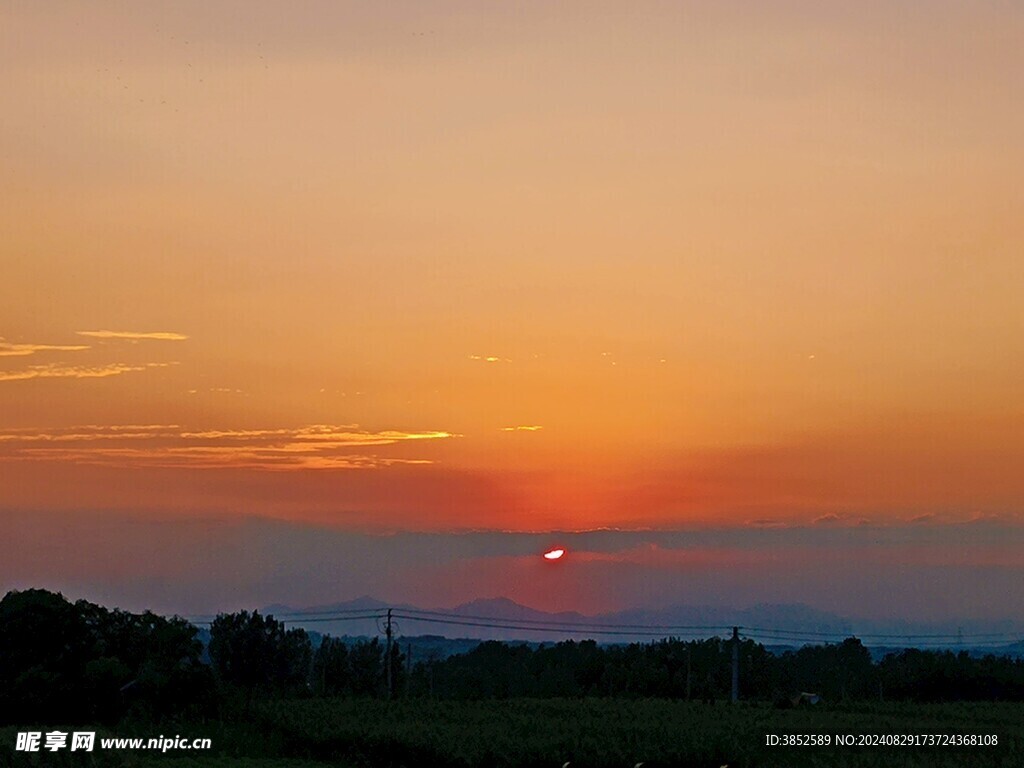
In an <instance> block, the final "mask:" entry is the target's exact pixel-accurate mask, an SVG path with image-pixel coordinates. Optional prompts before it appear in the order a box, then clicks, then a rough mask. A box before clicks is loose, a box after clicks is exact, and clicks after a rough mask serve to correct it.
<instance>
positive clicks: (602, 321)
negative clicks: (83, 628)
mask: <svg viewBox="0 0 1024 768" xmlns="http://www.w3.org/2000/svg"><path fill="white" fill-rule="evenodd" d="M1022 36H1024V11H1022V9H1021V6H1020V5H1019V4H1016V3H1011V2H967V1H966V0H964V1H963V2H953V1H951V0H939V1H938V2H929V3H921V2H892V1H887V2H876V1H875V0H869V1H868V2H856V3H855V2H843V3H839V2H826V3H822V2H811V1H810V0H807V1H806V2H802V1H800V0H792V1H787V2H766V3H754V2H738V1H736V0H726V2H640V3H585V4H584V3H564V4H552V3H541V2H538V3H515V4H512V3H502V4H499V3H472V2H461V3H454V2H385V3H344V2H343V3H338V2H326V1H325V2H294V3H287V4H285V3H272V2H265V1H264V0H259V1H257V2H253V1H252V0H247V2H218V3H205V2H175V3H163V4H157V3H138V4H123V3H89V4H80V5H77V4H67V3H59V2H38V3H27V2H25V3H14V4H7V6H6V7H5V8H4V9H3V10H2V11H0V70H2V71H3V73H4V74H3V77H2V79H0V189H2V200H3V204H2V205H0V233H2V235H0V539H3V541H2V542H0V592H2V591H4V590H3V588H5V587H14V586H19V587H21V586H31V585H39V586H49V587H53V588H61V589H64V590H66V591H68V592H69V593H73V594H75V595H81V596H94V597H103V598H104V599H106V600H108V601H110V602H118V601H120V602H121V603H123V604H130V605H132V606H143V605H153V606H154V607H158V608H162V609H167V610H178V611H190V610H200V609H202V610H212V609H215V608H217V607H235V606H236V605H241V604H259V601H261V600H266V601H269V600H271V599H275V600H282V601H287V602H290V603H292V604H296V605H301V604H304V603H306V604H308V603H309V602H312V601H323V600H328V599H348V598H352V597H356V596H357V595H358V594H362V593H364V592H367V591H371V592H372V591H374V587H375V586H376V587H379V589H378V591H377V592H376V594H378V596H380V597H382V598H385V599H396V600H397V599H406V598H410V599H411V597H415V598H416V599H418V600H420V601H422V602H424V603H431V602H433V603H434V604H445V603H446V602H450V601H453V600H458V599H470V598H472V597H474V596H491V595H493V594H508V595H509V596H514V595H519V596H520V597H521V598H522V599H523V600H524V601H526V602H531V603H532V604H534V605H537V607H542V608H551V607H558V608H573V607H578V608H580V609H587V610H601V609H606V608H613V607H621V606H622V605H625V604H633V603H638V602H644V601H648V602H652V601H653V602H660V603H665V602H666V599H665V598H664V592H665V590H673V589H675V587H673V586H672V585H677V586H678V585H679V584H681V583H683V582H686V583H689V584H691V586H692V584H693V583H694V579H693V574H695V573H696V574H699V579H698V581H699V580H700V579H704V580H710V581H714V578H713V577H714V574H715V573H717V572H718V569H720V568H722V567H724V566H723V564H724V563H733V564H735V568H736V570H735V572H736V573H739V574H741V575H742V574H746V576H745V579H746V580H745V581H744V580H743V578H740V576H739V575H738V576H736V577H735V579H733V581H735V584H734V583H733V581H729V582H728V583H724V582H715V583H716V584H717V585H718V586H717V587H716V588H715V589H710V588H709V589H710V591H709V592H708V593H707V594H712V593H713V598H714V599H715V600H721V601H732V602H735V603H736V604H737V605H740V604H744V603H745V602H749V601H751V600H755V599H756V600H770V601H771V600H773V601H778V602H796V601H798V600H802V601H805V602H811V603H814V604H817V605H821V606H826V607H830V608H835V609H837V610H839V609H843V610H850V611H858V610H859V611H867V610H868V609H869V608H871V607H872V606H874V608H877V607H878V606H877V602H876V601H873V599H872V598H871V595H873V594H876V593H877V594H878V595H882V594H884V593H885V590H886V586H885V585H886V583H887V582H886V581H885V579H892V580H893V581H900V580H906V579H911V580H913V579H918V580H919V581H920V584H921V586H920V590H919V592H920V594H919V595H918V598H914V599H918V603H919V604H920V602H921V601H922V600H923V601H924V602H926V603H928V605H930V606H931V608H929V610H930V611H931V613H932V614H934V615H935V616H944V615H953V614H955V613H956V612H957V611H964V610H967V609H968V608H971V609H977V610H982V608H979V605H980V604H979V595H981V594H983V593H985V592H986V590H987V589H988V588H990V587H991V586H993V585H995V584H996V583H998V584H1004V583H1006V584H1012V583H1024V581H1020V580H1019V577H1024V554H1018V553H1020V552H1022V550H1024V548H1018V547H1016V546H1009V544H1010V543H1013V542H1018V541H1020V540H1021V538H1020V533H1019V528H1018V526H1019V525H1020V523H1021V522H1022V520H1021V512H1022V500H1024V396H1022V392H1024V300H1022V299H1024V252H1022V245H1024V191H1022V186H1021V179H1022V178H1024V143H1022V141H1021V136H1024V98H1022V95H1024V94H1022V89H1021V81H1020V73H1021V72H1024V47H1022V46H1021V44H1020V41H1021V39H1024V37H1022ZM979 526H980V527H979ZM600 528H612V529H617V530H618V529H621V530H622V531H623V533H622V539H621V542H620V545H614V543H613V540H614V537H612V539H602V540H601V542H602V543H601V545H600V546H599V547H598V546H597V545H596V544H594V543H593V542H591V541H590V540H589V539H586V538H585V537H584V538H583V539H581V540H580V542H581V545H582V546H583V549H582V551H574V549H573V548H570V549H569V553H568V555H567V557H566V559H565V562H563V563H559V565H558V567H559V568H560V569H561V570H560V571H559V575H558V576H557V579H558V580H559V589H557V590H552V589H551V588H550V587H551V583H549V582H550V580H551V578H552V577H551V575H550V573H549V572H545V571H543V570H542V569H540V570H538V569H534V568H533V566H532V563H533V559H537V560H538V561H539V558H540V553H542V552H543V551H544V550H545V548H546V547H548V546H550V545H555V544H559V543H560V542H559V541H556V540H554V538H552V536H549V535H548V532H551V531H562V532H573V531H575V532H579V531H591V530H595V529H600ZM981 529H984V530H985V531H987V533H985V534H984V535H978V534H977V531H978V530H981ZM161 531H162V533H161ZM243 531H249V532H250V533H251V532H253V531H256V532H258V535H256V534H253V535H254V536H255V539H254V542H255V541H256V540H258V544H257V543H253V547H252V548H251V549H246V548H245V547H243V546H241V545H240V544H239V542H240V541H242V540H244V537H242V538H239V537H240V536H242V533H241V532H243ZM467 531H476V532H478V533H486V537H485V539H486V541H487V542H488V544H487V546H486V547H484V548H483V549H480V548H479V547H478V546H477V545H476V544H468V543H467V542H469V541H471V540H472V541H478V539H475V538H473V536H476V535H477V534H473V536H470V535H469V534H466V532H467ZM630 531H631V533H627V532H630ZM686 531H689V532H691V534H692V536H691V537H690V538H687V537H686V536H683V538H680V537H679V535H677V533H678V532H686ZM965 531H967V532H970V531H974V532H975V533H965ZM502 532H510V533H505V534H503V533H502ZM643 532H648V533H649V536H648V537H647V538H646V539H645V538H644V533H643ZM665 532H675V533H672V534H671V535H668V534H666V533H665ZM993 532H994V533H993ZM712 533H713V535H712ZM236 534H237V535H236ZM384 534H403V535H412V534H415V536H413V538H412V539H408V541H413V542H419V544H417V545H416V546H412V545H409V546H410V547H411V549H410V550H409V551H410V552H415V553H419V554H418V555H413V554H407V555H406V556H405V559H406V561H407V562H406V563H405V564H404V565H401V566H398V565H395V563H394V562H393V561H388V562H387V563H384V564H382V562H381V560H380V559H379V558H378V559H375V558H374V557H372V556H369V555H367V557H366V558H365V562H364V561H362V560H360V559H359V558H352V557H351V551H350V550H351V548H352V542H353V541H358V542H360V547H361V548H362V551H365V552H370V551H380V552H384V551H385V550H387V547H388V546H390V545H389V544H387V542H388V541H389V540H390V539H388V538H385V537H384V536H383V535H384ZM521 534H530V535H528V536H523V535H521ZM417 536H418V537H419V538H416V537H417ZM665 536H667V538H665ZM708 536H711V538H707V537H708ZM310 537H312V540H317V541H320V542H321V544H322V542H326V541H337V542H342V543H343V542H348V543H347V544H345V545H344V546H343V545H342V543H339V544H338V548H337V549H336V550H332V549H330V548H329V547H326V548H325V547H324V546H322V545H318V546H315V547H314V546H313V545H312V544H311V543H309V542H310ZM467 537H468V538H467ZM638 537H639V538H638ZM659 537H661V538H659ZM702 537H704V538H702ZM556 538H557V537H556ZM549 539H550V540H549ZM143 542H153V543H154V547H155V549H154V551H153V552H151V553H150V555H148V556H147V555H143V554H140V552H142V550H145V549H146V545H145V544H144V543H143ZM227 542H230V544H229V543H227ZM303 542H305V543H303ZM438 542H440V543H438ZM445 542H447V543H445ZM502 542H504V543H502ZM823 542H824V543H823ZM1022 543H1024V542H1022ZM591 545H593V546H591ZM76 547H77V549H76ZM140 547H141V549H140ZM161 547H165V548H166V549H164V550H161ZM417 547H418V548H417ZM595 547H596V548H595ZM823 547H824V550H825V551H827V552H833V553H834V556H830V557H828V558H825V559H826V560H828V561H830V562H832V563H840V564H841V565H840V566H839V570H840V571H842V574H843V575H842V577H841V578H838V577H837V578H838V581H837V583H836V586H835V588H834V589H833V590H832V591H829V590H828V589H827V588H826V587H821V588H820V589H819V590H818V591H817V592H809V593H808V594H806V595H803V594H797V592H799V589H796V588H795V587H794V585H795V584H797V583H799V582H800V581H801V580H802V579H803V578H805V577H806V576H807V575H808V574H812V573H815V572H817V571H818V570H820V568H821V567H822V552H823ZM4 548H6V549H7V552H6V553H5V552H4V551H3V549H4ZM534 548H536V553H535V554H536V558H534ZM160 551H164V552H165V556H161V555H160V554H159V553H160ZM170 551H176V552H179V553H180V552H186V551H189V552H193V553H194V554H195V558H196V559H195V560H194V562H193V561H189V560H188V558H182V557H178V558H173V557H171V556H170V555H169V554H166V552H170ZM652 551H657V553H658V556H656V557H655V556H651V555H650V554H649V553H650V552H652ZM645 552H647V553H648V554H647V555H645V554H644V553H645ZM780 552H784V553H785V560H786V562H787V563H788V564H787V565H786V566H785V569H783V568H782V566H780V565H779V562H778V558H779V553H780ZM600 553H604V554H600ZM751 553H754V554H751ZM894 553H895V554H894ZM574 555H577V557H576V560H575V563H576V565H575V566H574V565H573V563H574V561H573V557H574ZM599 555H600V556H599ZM605 555H607V557H605ZM417 557H418V558H419V560H422V561H423V562H418V561H417ZM520 557H522V558H527V559H528V560H527V562H529V563H531V565H530V566H529V567H528V568H525V570H524V569H521V568H518V567H517V566H515V562H518V561H517V560H516V558H520ZM339 558H347V559H346V562H348V563H349V564H350V565H349V566H346V567H342V566H341V565H339V563H340V562H341V560H340V559H339ZM510 558H511V560H510ZM588 558H589V559H588ZM769 560H770V561H771V562H769ZM186 561H187V562H186ZM876 561H877V562H882V561H884V562H887V563H890V564H891V565H892V567H893V568H899V569H900V570H899V572H898V573H897V572H892V573H890V572H888V571H886V570H885V569H884V568H881V570H879V571H878V572H877V573H878V574H882V576H884V578H882V576H877V575H876V577H873V578H874V579H875V580H874V581H871V584H874V586H871V584H869V583H868V582H869V581H870V580H868V579H867V577H865V576H864V575H863V573H862V570H863V569H862V568H861V567H859V566H857V565H856V564H857V563H863V562H876ZM253 563H256V568H255V570H251V569H252V567H253ZM283 563H287V564H291V565H290V566H289V568H290V569H291V570H290V571H289V573H283V571H285V570H289V568H285V567H284V566H283V565H282V564H283ZM374 563H376V565H374ZM773 563H774V565H773ZM260 564H262V565H260ZM427 564H429V565H430V567H431V568H433V569H434V576H432V577H430V578H433V579H434V581H431V580H430V578H427V577H425V576H423V574H422V572H421V571H418V570H416V569H419V568H425V567H427ZM585 564H586V566H585ZM613 566H614V568H613ZM573 567H576V568H578V570H577V571H575V572H574V571H573ZM598 567H601V568H605V569H606V570H605V571H602V573H604V574H605V576H607V575H608V574H609V573H612V570H608V569H612V568H613V570H614V573H616V574H620V575H621V574H626V575H625V576H622V577H621V578H619V577H616V578H615V579H612V581H615V582H616V583H618V584H619V585H620V586H621V585H624V584H627V582H630V579H632V580H634V581H635V582H636V584H641V582H642V584H644V585H646V586H637V587H636V588H635V589H632V588H626V587H625V586H623V587H622V589H621V590H620V591H618V592H616V590H615V589H613V588H611V587H608V583H610V582H608V580H607V579H606V580H605V581H602V579H599V578H594V573H595V572H596V571H594V569H595V568H598ZM260 568H262V569H263V570H262V571H261V570H260ZM346 568H347V570H346ZM375 568H376V570H375ZM915 568H916V569H917V570H913V569H915ZM928 568H939V569H943V573H945V574H946V576H944V577H943V578H945V579H946V581H943V579H932V578H931V577H930V576H927V573H929V571H928V570H927V569H928ZM303 569H306V570H305V571H303ZM332 569H333V570H332ZM339 569H340V570H339ZM382 569H387V575H386V578H385V576H384V575H383V570H382ZM588 569H589V570H588ZM794 569H795V570H794ZM801 569H802V570H801ZM908 569H910V570H908ZM314 571H315V572H321V573H322V572H330V573H332V574H334V576H335V577H336V578H334V579H333V581H332V582H331V583H330V584H327V583H326V582H324V583H323V584H320V585H319V586H312V585H311V581H310V578H309V575H310V573H312V572H314ZM783 571H785V573H783ZM911 571H913V575H911ZM574 573H576V575H575V576H574V575H573V574H574ZM584 573H586V574H587V575H586V576H584ZM766 573H768V574H769V575H770V576H771V579H769V580H768V581H769V583H777V585H778V588H777V589H774V590H773V589H766V588H765V583H766V582H765V578H764V575H765V574H766ZM345 574H348V575H347V576H346V575H345ZM417 574H418V575H417ZM473 574H477V575H479V574H486V578H484V577H482V576H481V577H480V578H479V580H478V581H477V582H476V584H475V586H474V589H475V590H476V592H479V593H480V594H472V593H471V592H472V591H473V590H471V589H469V588H468V587H466V586H465V585H466V584H467V578H468V579H470V581H472V578H473ZM659 574H660V575H659ZM666 574H667V575H666ZM786 574H789V575H786ZM794 574H803V575H802V576H800V575H794ZM776 576H777V577H778V578H777V579H775V577H776ZM421 577H422V578H421ZM879 578H882V580H881V581H879V580H878V579H879ZM658 579H662V581H658ZM772 579H775V581H772ZM645 580H646V581H645ZM193 581H198V582H201V583H202V584H203V585H204V587H203V588H202V589H199V590H193V589H192V587H191V586H190V587H189V588H188V589H186V588H185V586H186V583H187V584H189V585H193V586H194V584H193ZM710 581H708V583H710ZM413 582H415V588H414V587H413V586H410V585H411V584H412V583H413ZM876 582H877V583H876ZM702 583H703V582H702ZM915 583H916V582H915ZM954 583H956V584H960V585H961V586H962V590H961V592H962V594H959V593H958V594H959V596H957V595H953V596H952V597H950V598H949V601H948V602H943V600H944V598H940V595H945V594H948V593H949V584H954ZM317 584H319V582H317ZM431 584H433V585H434V586H433V587H432V586H430V585H431ZM588 584H589V585H592V586H590V587H588ZM602 584H603V585H604V586H602ZM929 584H930V585H931V586H929ZM943 584H945V585H946V586H943ZM445 585H448V586H445ZM451 585H461V586H459V588H458V589H455V588H450V587H451ZM654 585H661V586H654ZM929 589H930V590H931V592H929V591H928V590H929ZM381 590H383V591H381ZM716 590H717V591H716ZM872 590H874V591H872ZM891 591H892V590H891V582H890V592H891ZM413 592H416V594H415V595H413V594H412V593H413ZM926 592H927V593H928V595H930V597H928V598H927V599H926V598H923V597H921V595H924V594H925V593H926ZM384 593H386V594H384ZM655 593H656V594H657V595H658V597H657V599H655V597H652V595H655ZM999 593H1000V597H999V598H998V599H996V598H992V597H989V598H986V602H984V611H986V612H987V613H989V614H991V615H1000V614H1008V613H1010V612H1012V611H1013V610H1017V609H1019V608H1021V607H1024V588H1021V587H1017V588H1016V590H1014V588H1012V587H1000V588H999ZM189 595H191V597H190V596H189ZM679 595H680V599H684V598H685V599H687V600H691V601H697V600H698V598H699V597H700V596H699V595H686V594H683V593H682V592H680V593H679ZM709 599H710V598H709ZM914 599H912V598H911V597H909V596H908V597H907V599H906V601H905V602H913V601H914ZM929 600H930V601H931V602H928V601H929ZM897 602H899V600H898V599H897ZM933 603H934V605H932V604H933ZM898 610H901V609H900V608H899V607H898V605H897V604H896V603H893V606H892V611H898ZM929 615H931V614H929Z"/></svg>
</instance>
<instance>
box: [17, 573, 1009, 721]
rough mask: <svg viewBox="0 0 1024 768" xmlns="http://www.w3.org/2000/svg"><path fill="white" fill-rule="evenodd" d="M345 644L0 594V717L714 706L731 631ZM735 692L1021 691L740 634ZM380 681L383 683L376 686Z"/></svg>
mask: <svg viewBox="0 0 1024 768" xmlns="http://www.w3.org/2000/svg"><path fill="white" fill-rule="evenodd" d="M390 652H391V657H390V660H389V659H388V658H387V647H386V644H385V643H383V642H381V641H380V640H379V639H378V638H372V639H359V640H356V641H350V642H346V641H344V640H342V639H340V638H333V637H329V636H325V637H322V638H320V639H319V642H316V643H314V640H313V639H312V638H310V636H309V635H308V634H307V633H306V631H305V630H302V629H297V628H292V629H288V628H286V627H285V625H284V624H283V623H282V622H280V621H277V620H276V619H274V618H273V617H271V616H263V615H261V614H259V613H258V612H251V613H250V612H248V611H241V612H238V613H232V614H222V615H220V616H218V617H217V618H216V619H215V620H214V621H213V622H212V624H211V626H210V630H209V642H208V645H206V646H205V647H204V644H203V642H202V641H201V639H200V636H199V633H198V630H197V628H196V627H195V626H194V625H192V624H190V623H189V622H187V621H186V620H184V619H181V618H178V617H174V618H166V617H163V616H159V615H156V614H154V613H151V612H145V613H141V614H134V613H130V612H127V611H121V610H108V609H106V608H104V607H102V606H99V605H95V604H93V603H90V602H87V601H85V600H79V601H77V602H75V603H71V602H69V601H68V600H66V599H65V598H64V597H63V596H62V595H60V594H55V593H52V592H48V591H46V590H25V591H20V592H17V591H12V592H9V593H8V594H7V595H6V596H5V597H4V598H3V600H0V723H39V722H66V723H73V722H116V721H118V720H120V719H122V718H124V717H136V718H143V719H147V720H160V719H163V718H168V717H175V718H211V717H218V716H219V713H220V712H221V708H222V707H223V705H224V703H225V702H229V701H230V702H236V703H237V702H243V703H244V704H245V705H249V704H252V703H254V702H256V701H258V700H261V699H266V698H281V697H316V696H350V697H368V696H374V697H388V696H393V697H408V698H427V697H431V698H439V699H507V698H518V697H536V698H554V697H558V698H564V697H591V696H592V697H636V698H649V697H662V698H674V699H693V700H700V701H705V702H708V703H713V702H715V701H717V700H723V699H725V698H727V696H728V693H729V690H730V685H731V673H732V667H731V663H732V662H731V659H732V645H731V641H729V640H724V639H720V638H711V639H707V640H697V641H694V640H691V641H683V640H679V639H672V638H667V639H664V640H660V641H657V642H652V643H632V644H628V645H607V646H606V645H598V644H597V643H596V642H594V641H592V640H585V641H581V642H575V641H565V642H559V643H552V644H541V645H539V646H533V645H527V644H522V643H504V642H498V641H487V642H482V643H480V644H479V645H478V646H477V647H476V648H474V649H473V650H471V651H469V652H467V653H462V654H458V655H454V656H450V657H448V658H443V659H442V658H432V659H422V660H419V661H417V662H416V663H415V664H410V663H409V661H410V659H408V658H407V657H406V655H405V654H403V653H402V651H401V643H396V644H394V645H392V646H391V651H390ZM739 679H740V695H741V698H743V699H756V700H763V701H775V702H776V703H777V704H779V705H780V706H789V705H791V703H792V702H793V697H794V695H796V694H799V693H800V692H813V693H815V694H817V695H819V696H821V697H822V698H824V699H825V700H826V701H868V700H875V701H877V700H879V699H884V700H911V701H919V702H925V701H980V700H1000V701H1024V661H1022V660H1021V659H1014V658H1008V657H997V656H994V655H989V656H984V657H981V658H976V657H974V656H971V655H969V654H967V653H965V652H961V653H953V652H950V651H924V650H913V649H910V650H904V651H901V652H897V653H892V654H889V655H887V656H886V657H885V658H884V659H882V660H881V661H879V662H874V661H873V660H872V657H871V654H870V653H869V651H868V649H866V648H865V647H864V646H863V644H862V643H861V642H860V641H859V640H857V639H855V638H849V639H847V640H845V641H843V642H842V643H837V644H827V645H815V646H805V647H803V648H800V649H798V650H792V651H787V652H784V653H780V654H773V653H770V652H769V651H768V650H767V649H765V647H764V646H763V645H760V644H758V643H755V642H753V641H751V640H744V641H741V642H740V648H739ZM389 681H390V685H389V684H388V683H389Z"/></svg>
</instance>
